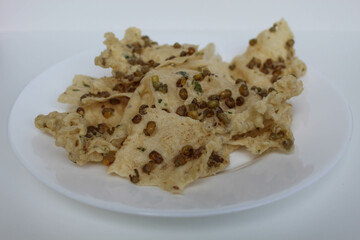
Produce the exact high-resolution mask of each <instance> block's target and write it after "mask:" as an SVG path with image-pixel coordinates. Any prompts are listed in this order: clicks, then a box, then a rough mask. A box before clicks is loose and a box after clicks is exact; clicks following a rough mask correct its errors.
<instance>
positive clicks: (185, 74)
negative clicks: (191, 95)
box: [176, 71, 189, 79]
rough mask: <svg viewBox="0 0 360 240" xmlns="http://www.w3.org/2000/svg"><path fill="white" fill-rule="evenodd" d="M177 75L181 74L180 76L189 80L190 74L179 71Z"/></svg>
mask: <svg viewBox="0 0 360 240" xmlns="http://www.w3.org/2000/svg"><path fill="white" fill-rule="evenodd" d="M176 74H180V75H182V76H183V77H184V78H186V79H189V74H188V73H187V72H184V71H179V72H177V73H176Z"/></svg>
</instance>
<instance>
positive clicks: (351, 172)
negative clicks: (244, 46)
mask: <svg viewBox="0 0 360 240" xmlns="http://www.w3.org/2000/svg"><path fill="white" fill-rule="evenodd" d="M220 2H221V3H220ZM281 17H284V18H285V19H286V20H287V21H288V23H289V25H290V26H291V28H292V30H293V32H294V33H295V36H296V46H295V47H296V50H297V55H298V56H300V58H302V59H303V60H304V61H305V62H306V63H307V65H308V66H309V68H310V69H314V70H317V71H320V72H322V73H324V74H325V75H326V76H327V77H328V79H329V81H330V82H331V83H332V84H333V85H335V86H336V87H337V88H338V89H339V91H341V92H342V93H343V94H344V95H345V96H346V97H347V100H348V102H349V104H350V106H351V109H352V112H353V119H354V131H353V136H352V141H351V143H350V145H349V148H348V151H347V152H346V153H345V156H344V157H343V158H342V159H341V161H340V162H339V163H338V164H337V165H336V166H335V168H333V169H332V170H331V171H330V172H329V174H327V175H326V176H325V177H323V178H321V179H320V180H319V181H317V182H316V183H314V184H313V185H311V186H310V187H308V188H306V189H304V190H302V191H301V192H299V193H296V194H294V195H292V196H290V197H288V198H286V199H283V200H280V201H278V202H275V203H271V204H269V205H266V206H263V207H259V208H255V209H252V210H247V211H243V212H239V213H233V214H227V215H222V216H214V217H203V218H192V219H165V218H153V217H138V216H131V215H125V214H118V213H113V212H109V211H105V210H101V209H97V208H93V207H89V206H87V205H84V204H81V203H78V202H76V201H74V200H71V199H68V198H67V197H65V196H63V195H61V194H59V193H57V192H55V191H53V190H51V189H49V188H48V187H47V186H45V185H44V184H42V183H41V182H39V181H38V180H37V179H35V177H33V176H32V175H31V174H30V173H29V172H28V171H27V170H26V169H25V168H24V167H23V166H22V164H21V163H20V162H19V161H18V160H17V159H16V157H15V155H14V153H13V152H12V150H11V148H10V145H9V142H8V138H7V118H8V115H9V111H10V109H11V106H12V104H13V103H14V101H15V99H16V97H17V95H18V94H19V93H20V91H21V90H22V89H23V88H24V87H25V86H26V84H27V83H28V82H29V81H31V80H32V79H33V78H34V77H35V76H37V75H38V74H39V73H41V72H42V71H44V70H46V69H47V68H48V67H50V66H52V65H53V64H56V63H57V62H59V61H61V60H63V59H65V58H67V57H70V56H72V55H74V54H77V53H79V52H81V51H83V50H86V49H91V48H92V47H94V46H98V45H99V44H101V42H102V41H103V33H104V32H105V31H113V32H115V33H117V34H118V35H120V34H122V33H123V30H124V29H125V28H127V27H129V26H138V27H140V28H142V29H144V31H145V32H146V31H154V32H156V31H155V30H157V31H164V30H172V31H174V30H184V29H185V30H193V31H202V30H208V31H212V32H218V33H219V34H222V33H224V32H227V33H228V32H229V30H234V31H244V32H245V33H249V37H250V36H252V35H251V34H255V33H257V32H259V31H261V30H262V29H265V28H267V27H269V26H271V24H272V23H273V22H275V21H277V20H278V19H280V18H281ZM224 37H225V36H224ZM226 37H227V38H228V37H231V35H230V36H226ZM186 39H190V40H191V36H186ZM190 40H189V41H190ZM210 41H211V39H209V42H210ZM233 41H236V40H233ZM243 41H247V40H246V39H239V42H243ZM193 42H195V43H196V39H194V40H193ZM359 43H360V4H359V2H357V1H319V0H318V1H309V2H305V1H291V0H287V1H251V2H240V1H224V0H223V1H156V0H152V1H134V0H133V1H129V2H125V1H123V2H121V1H108V0H104V1H101V3H100V1H25V0H22V1H10V0H8V1H4V0H0V110H1V111H0V153H1V155H0V239H76V238H77V239H100V238H101V239H140V238H142V239H144V238H146V239H191V238H193V239H200V238H203V239H220V238H223V239H328V240H331V239H360V187H359V183H360V154H359V146H360V130H359V125H358V124H357V123H358V122H359V121H360V97H359V91H360V77H359V76H358V75H359V74H358V72H359V69H360V68H359V66H360V61H359V56H360V44H359ZM218 49H219V52H220V53H221V46H219V47H218ZM234 54H237V53H234ZM319 91H321V89H319ZM333 127H334V128H339V127H341V126H333ZM329 138H331V129H329ZM318 144H321V145H326V142H322V143H318Z"/></svg>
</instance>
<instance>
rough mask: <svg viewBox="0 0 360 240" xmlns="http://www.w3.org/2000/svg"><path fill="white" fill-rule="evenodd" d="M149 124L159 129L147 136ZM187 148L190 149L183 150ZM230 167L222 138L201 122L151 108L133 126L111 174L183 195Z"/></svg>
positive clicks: (118, 153)
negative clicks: (192, 185)
mask: <svg viewBox="0 0 360 240" xmlns="http://www.w3.org/2000/svg"><path fill="white" fill-rule="evenodd" d="M150 121H153V122H154V123H155V124H156V128H155V130H154V131H153V132H152V133H151V135H147V134H146V133H145V132H144V129H147V124H148V123H149V122H150ZM187 146H188V147H189V149H190V150H189V149H188V150H187V151H184V148H186V147H187ZM228 164H229V153H228V152H226V151H225V150H223V149H222V144H221V141H220V139H219V138H217V137H216V136H215V135H214V134H213V133H212V132H209V131H208V130H207V129H205V128H204V125H203V124H201V123H200V122H199V121H196V120H193V119H191V118H181V117H179V116H178V115H176V114H174V113H167V112H165V111H162V110H160V109H156V108H155V109H151V108H150V109H148V110H147V114H145V115H143V116H142V119H141V121H140V122H139V123H137V124H131V127H130V130H129V135H128V137H127V138H126V140H125V141H124V143H123V145H122V147H121V149H120V150H119V151H118V152H117V154H116V160H115V162H114V163H113V164H112V165H111V166H110V167H109V169H108V173H116V174H117V175H119V176H121V177H124V178H128V179H130V181H132V182H133V183H137V184H139V185H150V186H159V187H161V188H163V189H165V190H167V191H170V192H173V193H181V192H182V191H183V189H184V187H185V186H186V185H188V184H189V183H191V182H193V181H195V180H196V179H198V178H200V177H206V176H209V175H214V174H215V173H217V172H219V171H221V170H223V169H225V168H226V166H227V165H228Z"/></svg>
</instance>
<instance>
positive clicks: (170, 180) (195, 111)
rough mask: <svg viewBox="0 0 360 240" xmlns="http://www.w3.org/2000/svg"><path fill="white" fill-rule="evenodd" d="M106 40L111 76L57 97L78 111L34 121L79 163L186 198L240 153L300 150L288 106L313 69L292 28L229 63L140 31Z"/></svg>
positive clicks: (254, 42)
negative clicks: (97, 165)
mask: <svg viewBox="0 0 360 240" xmlns="http://www.w3.org/2000/svg"><path fill="white" fill-rule="evenodd" d="M105 38H106V40H105V42H104V43H105V45H106V47H107V48H106V50H104V51H103V52H102V53H101V54H100V56H98V57H96V58H95V64H96V65H98V66H101V67H104V68H112V76H110V77H103V78H99V79H96V78H92V77H88V76H82V75H77V76H75V77H74V79H73V84H72V85H71V86H69V87H68V88H67V89H66V91H65V92H64V93H63V94H61V95H60V96H59V99H58V100H59V101H60V102H62V103H67V104H71V105H72V106H73V107H74V108H73V109H74V110H73V111H70V112H66V113H59V112H51V113H49V114H48V115H39V116H38V117H37V118H36V119H35V125H36V127H37V128H39V129H41V130H42V131H44V132H46V133H49V134H50V135H52V136H53V137H54V138H55V143H56V145H57V146H61V147H63V148H65V149H66V150H67V151H68V152H69V158H70V159H71V160H72V161H73V162H75V163H77V164H78V165H83V164H86V163H88V162H99V163H103V164H105V165H107V166H108V173H115V174H117V175H119V176H121V177H124V178H127V179H129V180H130V181H131V182H132V183H135V184H139V185H153V186H158V187H161V188H163V189H165V190H167V191H170V192H172V193H181V192H182V191H183V189H184V188H185V186H186V185H188V184H189V183H191V182H193V181H195V180H196V179H198V178H201V177H206V176H210V175H214V174H216V173H217V172H220V171H222V170H224V169H225V168H226V167H227V166H228V164H229V154H230V153H231V152H232V151H234V150H236V149H238V148H239V147H244V148H245V149H247V150H248V151H250V152H251V153H253V154H263V153H264V152H265V151H268V150H272V149H277V150H280V151H283V152H290V151H291V150H292V149H293V148H294V136H293V134H292V132H291V128H290V125H291V122H292V106H291V104H289V103H287V100H288V99H290V98H291V97H294V96H297V95H299V94H300V93H301V92H302V90H303V87H302V82H301V81H300V80H298V79H297V78H298V77H300V76H302V75H304V73H305V71H306V66H305V64H304V63H303V62H302V61H301V60H299V59H298V58H297V57H295V51H294V36H293V34H292V32H291V30H290V29H289V27H288V25H287V23H286V22H285V20H281V21H279V22H277V23H275V24H274V25H273V26H272V27H271V28H270V29H267V30H265V31H263V32H261V33H260V34H259V35H258V36H257V37H256V38H255V39H251V40H250V42H249V47H248V49H247V51H246V52H245V53H244V54H242V55H239V56H236V57H235V58H234V59H233V60H232V62H231V63H230V64H229V63H226V62H224V61H222V59H221V57H220V56H219V55H215V48H214V45H213V44H209V45H208V46H206V47H205V48H204V49H198V46H196V45H191V44H179V43H175V44H173V45H167V44H165V45H158V43H156V42H154V41H153V40H151V39H150V38H149V37H148V36H142V35H141V31H140V30H139V29H137V28H129V29H128V30H127V31H126V34H125V36H124V38H123V39H122V40H119V39H117V38H116V37H115V36H114V34H113V33H106V34H105Z"/></svg>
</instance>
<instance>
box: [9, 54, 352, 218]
mask: <svg viewBox="0 0 360 240" xmlns="http://www.w3.org/2000/svg"><path fill="white" fill-rule="evenodd" d="M99 52H100V50H97V51H88V52H84V53H82V54H79V55H77V56H74V57H72V58H70V59H68V60H65V61H63V62H61V63H59V64H57V65H55V66H53V67H51V68H50V69H48V70H47V71H45V72H43V73H42V74H40V75H39V76H38V77H37V78H35V79H34V80H33V81H31V82H30V83H29V84H28V85H27V86H26V88H25V89H24V90H23V91H22V92H21V94H20V96H19V97H18V99H17V100H16V102H15V104H14V106H13V109H12V111H11V114H10V118H9V138H10V142H11V145H12V147H13V149H14V151H15V153H16V155H17V156H18V158H19V159H20V160H21V162H22V163H23V164H24V165H25V166H26V168H27V169H28V170H29V171H30V172H31V173H32V174H33V175H35V176H36V177H37V178H38V179H39V180H40V181H42V182H44V183H45V184H47V185H48V186H50V187H51V188H53V189H55V190H56V191H59V192H61V193H63V194H65V195H66V196H68V197H70V198H73V199H76V200H78V201H80V202H83V203H87V204H90V205H93V206H96V207H100V208H105V209H109V210H113V211H117V212H122V213H131V214H138V215H152V216H171V217H175V216H176V217H185V216H187V217H188V216H204V215H216V214H223V213H228V212H235V211H241V210H244V209H249V208H253V207H256V206H260V205H264V204H267V203H270V202H273V201H275V200H278V199H281V198H284V197H286V196H288V195H290V194H292V193H294V192H297V191H299V190H300V189H302V188H304V187H305V186H308V185H309V184H311V183H313V182H314V181H315V180H317V179H318V178H320V177H321V176H323V175H324V174H325V173H327V172H328V170H329V169H330V168H331V167H333V166H334V165H335V163H336V162H337V161H338V160H339V159H340V158H341V156H342V155H343V153H344V151H345V149H346V146H347V145H348V143H349V141H350V137H351V132H352V117H351V112H350V110H349V107H348V105H347V104H346V101H345V100H344V98H343V97H341V95H340V94H339V93H338V92H337V91H335V89H334V88H333V87H331V86H330V85H329V83H328V82H327V80H326V79H325V78H323V77H322V76H321V75H319V74H315V73H314V72H309V73H308V74H307V75H306V76H305V77H304V78H303V81H304V87H305V90H304V92H303V93H302V94H301V96H299V97H296V98H295V99H293V100H292V101H291V102H292V103H293V104H294V121H293V132H294V135H295V139H296V140H295V151H294V152H293V153H291V154H279V153H270V154H267V155H265V156H263V157H261V158H259V159H258V160H260V161H256V162H255V163H254V164H252V165H251V166H249V167H246V168H242V169H239V170H237V169H236V166H237V165H239V164H241V163H244V162H246V161H249V160H252V159H251V156H250V155H248V154H244V153H233V154H232V156H231V160H232V164H231V166H230V170H228V171H225V172H224V173H221V174H219V175H216V176H214V177H209V178H204V179H200V180H198V181H196V182H195V183H193V184H191V185H190V186H188V187H187V188H186V190H185V191H184V194H183V195H173V194H170V193H168V192H165V191H163V190H161V189H158V188H156V187H139V186H136V185H134V184H131V183H130V182H129V181H128V180H125V179H122V178H120V177H116V176H109V175H107V174H106V172H105V170H106V167H105V166H103V165H101V164H88V165H86V166H83V167H78V166H77V165H75V164H74V163H72V162H71V161H70V160H68V158H67V153H66V151H65V150H64V149H62V148H59V147H56V146H55V144H54V139H53V138H52V137H50V136H48V135H45V134H43V133H42V132H40V131H39V130H38V129H36V128H35V126H34V119H35V117H36V116H37V115H38V114H47V113H49V112H51V111H54V110H57V111H65V110H66V106H65V105H63V104H60V103H58V102H57V97H58V96H59V94H61V93H62V92H63V91H64V90H65V88H66V87H67V86H68V85H70V84H71V80H72V78H73V76H74V75H75V74H87V75H90V76H94V77H101V76H103V75H105V74H109V71H106V70H104V69H101V68H99V67H95V66H94V64H93V59H94V56H96V55H97V54H98V53H99ZM231 168H232V169H231Z"/></svg>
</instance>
